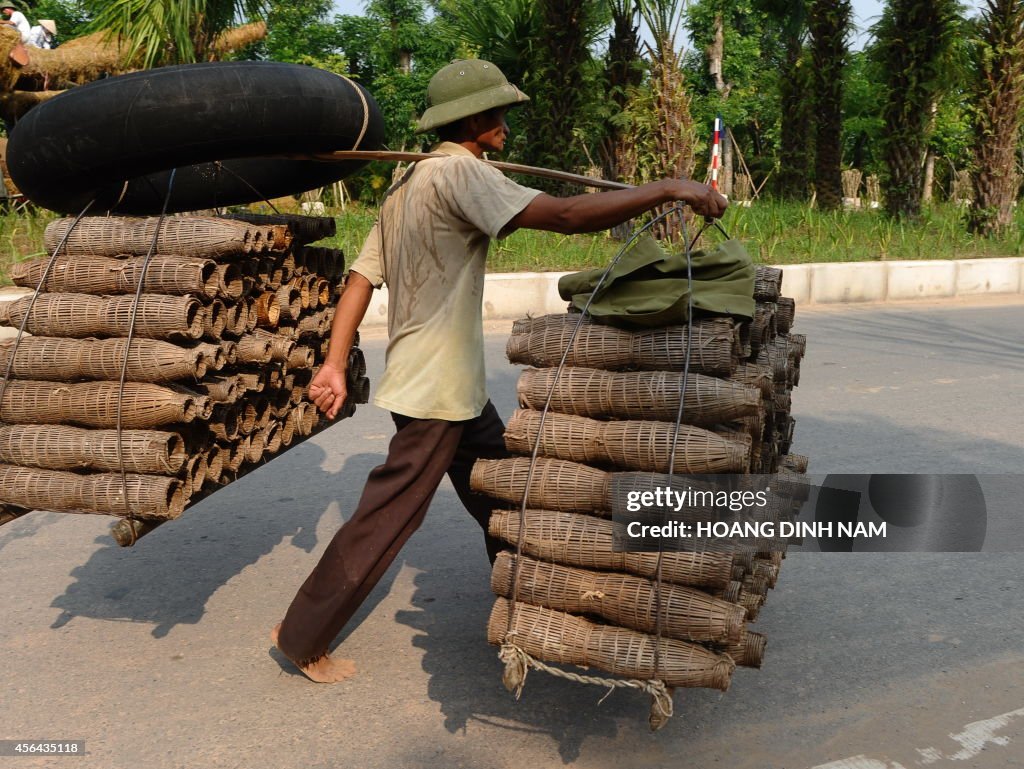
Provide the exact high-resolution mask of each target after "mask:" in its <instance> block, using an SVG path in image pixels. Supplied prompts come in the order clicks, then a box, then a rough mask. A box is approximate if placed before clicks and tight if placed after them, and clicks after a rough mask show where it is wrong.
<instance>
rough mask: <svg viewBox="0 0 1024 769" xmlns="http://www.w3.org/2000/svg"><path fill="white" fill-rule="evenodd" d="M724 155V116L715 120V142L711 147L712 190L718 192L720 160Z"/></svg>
mask: <svg viewBox="0 0 1024 769" xmlns="http://www.w3.org/2000/svg"><path fill="white" fill-rule="evenodd" d="M721 153H722V116H721V115H719V116H718V117H716V118H715V140H714V143H713V144H712V145H711V189H713V190H715V191H716V192H717V190H718V158H719V156H720V155H721Z"/></svg>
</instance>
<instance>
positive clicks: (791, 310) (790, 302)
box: [775, 296, 796, 334]
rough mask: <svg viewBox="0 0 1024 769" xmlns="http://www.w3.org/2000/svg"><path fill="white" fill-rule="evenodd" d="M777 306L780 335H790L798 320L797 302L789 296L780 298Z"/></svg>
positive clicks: (777, 324)
mask: <svg viewBox="0 0 1024 769" xmlns="http://www.w3.org/2000/svg"><path fill="white" fill-rule="evenodd" d="M776 305H777V310H776V313H775V324H776V326H777V327H778V330H779V333H780V334H788V333H789V330H790V329H791V328H792V327H793V321H794V319H795V318H796V301H795V300H794V299H793V298H792V297H789V296H780V297H779V300H778V302H776Z"/></svg>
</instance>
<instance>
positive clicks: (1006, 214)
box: [968, 0, 1024, 237]
mask: <svg viewBox="0 0 1024 769" xmlns="http://www.w3.org/2000/svg"><path fill="white" fill-rule="evenodd" d="M973 53H974V69H975V72H974V78H975V83H974V107H975V133H974V135H975V137H976V141H977V144H976V145H975V150H974V156H975V161H976V165H977V167H978V172H977V174H976V176H975V178H974V204H973V206H972V208H971V212H970V216H969V218H968V226H969V228H970V230H971V231H972V232H975V233H978V234H981V235H984V236H986V237H988V236H992V235H994V234H996V233H998V232H1000V231H1003V230H1005V229H1007V228H1008V227H1010V225H1011V224H1012V223H1013V202H1014V200H1015V199H1016V197H1017V191H1018V189H1019V188H1020V176H1019V175H1018V174H1017V172H1016V168H1015V152H1016V148H1017V142H1018V140H1019V136H1020V128H1021V114H1022V113H1021V108H1022V106H1024V0H986V1H985V7H984V8H983V9H982V12H981V20H980V22H979V25H978V39H977V40H976V41H975V46H974V52H973Z"/></svg>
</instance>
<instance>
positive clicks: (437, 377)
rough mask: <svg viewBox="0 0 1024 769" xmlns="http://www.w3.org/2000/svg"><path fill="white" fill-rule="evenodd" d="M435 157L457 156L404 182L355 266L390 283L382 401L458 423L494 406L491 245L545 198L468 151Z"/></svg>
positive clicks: (400, 410) (423, 165)
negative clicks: (488, 345)
mask: <svg viewBox="0 0 1024 769" xmlns="http://www.w3.org/2000/svg"><path fill="white" fill-rule="evenodd" d="M434 151H435V152H441V153H444V154H446V155H449V156H450V157H446V158H431V159H429V160H421V161H419V162H418V163H416V165H415V167H414V168H413V170H412V171H411V173H407V174H406V175H405V176H404V177H403V179H402V180H401V181H400V182H399V183H398V184H397V185H396V187H395V188H394V189H393V190H392V191H391V193H390V196H389V197H388V198H387V200H386V201H385V202H384V205H383V206H382V207H381V212H380V218H379V219H378V220H377V223H376V224H375V225H374V226H373V229H372V230H371V231H370V235H369V236H368V237H367V239H366V242H365V243H364V244H363V248H362V250H361V251H360V253H359V257H358V258H357V259H356V261H355V262H354V263H353V264H352V267H351V269H352V270H353V271H354V272H358V273H359V274H360V275H362V276H363V277H365V278H366V279H367V280H369V281H370V283H372V284H373V285H374V287H375V288H379V287H380V286H381V285H382V284H384V283H386V284H387V286H388V334H389V337H390V341H389V342H388V349H387V358H386V366H385V370H384V376H383V377H381V380H380V384H379V385H378V387H377V396H376V398H375V399H374V403H376V404H377V405H378V406H380V407H381V408H385V409H387V410H388V411H393V412H395V413H397V414H404V415H405V416H409V417H414V418H417V419H445V420H449V421H453V422H455V421H462V420H465V419H472V418H473V417H476V416H479V414H480V412H481V411H483V408H484V405H486V403H487V391H486V379H485V373H484V341H483V315H482V305H483V290H484V263H485V261H486V259H487V247H488V245H489V243H490V239H491V238H501V237H504V235H505V234H507V233H505V232H503V230H504V229H505V227H506V225H507V224H508V223H509V221H510V220H511V219H512V218H513V217H514V216H515V215H516V214H518V213H519V212H520V211H522V210H523V209H524V208H526V206H527V205H528V204H529V203H530V201H531V200H533V199H534V198H535V197H536V196H537V195H539V194H540V191H539V190H534V189H530V188H529V187H523V186H521V185H519V184H516V183H515V182H513V181H512V180H511V179H508V178H507V177H505V176H504V175H503V174H502V173H501V172H500V171H498V170H497V169H495V168H492V167H490V166H488V165H487V164H485V163H482V162H480V161H479V160H477V158H476V157H474V155H473V154H472V153H471V152H470V151H469V150H467V149H466V148H465V147H462V146H461V145H459V144H454V143H449V142H445V143H443V144H441V145H439V146H438V147H437V148H436V149H435V150H434ZM381 233H383V244H382V243H381Z"/></svg>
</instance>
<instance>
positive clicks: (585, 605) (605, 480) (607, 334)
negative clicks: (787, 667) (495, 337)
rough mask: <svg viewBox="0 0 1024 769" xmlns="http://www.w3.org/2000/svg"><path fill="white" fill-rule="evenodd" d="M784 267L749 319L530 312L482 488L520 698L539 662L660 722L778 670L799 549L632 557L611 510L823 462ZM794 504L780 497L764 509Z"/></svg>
mask: <svg viewBox="0 0 1024 769" xmlns="http://www.w3.org/2000/svg"><path fill="white" fill-rule="evenodd" d="M782 277H783V276H782V271H781V270H778V269H773V268H768V267H758V268H757V271H756V277H755V283H754V299H755V303H756V311H755V313H754V317H753V318H749V319H747V318H723V317H694V318H693V319H692V322H691V324H690V325H689V326H685V325H684V326H668V327H663V328H650V329H644V330H641V331H636V330H625V329H620V328H614V327H612V326H609V325H603V324H599V323H597V322H595V321H593V320H592V319H590V318H587V317H583V316H581V315H579V314H577V313H575V312H571V311H570V312H567V313H565V314H561V315H545V316H541V317H533V318H523V319H521V320H518V321H516V322H515V323H514V324H513V327H512V334H511V336H510V338H509V340H508V345H507V348H506V352H507V355H508V358H509V360H510V361H511V362H512V363H516V364H522V365H524V366H528V367H529V368H526V369H525V370H524V371H523V372H522V374H521V375H520V378H519V382H518V385H517V394H518V398H519V406H520V408H519V409H518V410H517V411H516V412H515V413H514V414H513V415H512V418H511V419H510V420H509V423H508V426H507V428H506V432H505V442H506V446H507V448H508V450H509V452H510V453H511V454H512V455H513V456H512V457H511V458H508V459H488V460H479V461H478V462H477V463H476V465H475V466H474V468H473V471H472V475H471V481H470V482H471V485H472V487H473V489H474V490H475V491H477V492H479V493H482V494H486V495H488V496H491V497H493V498H495V499H496V500H499V501H500V503H499V504H498V507H499V508H502V509H497V510H496V511H495V512H494V514H493V515H492V517H491V520H490V526H489V533H490V534H491V536H493V537H495V538H497V539H498V540H500V541H502V542H504V543H505V544H506V546H507V548H508V549H507V550H506V551H505V552H502V553H500V554H499V556H498V558H497V561H496V562H495V564H494V568H493V571H492V574H491V588H492V590H493V592H494V594H495V595H496V596H497V600H496V602H495V604H494V608H493V611H492V612H491V616H490V621H489V623H488V626H487V636H488V640H489V642H490V643H492V644H495V645H497V646H500V647H501V654H500V657H501V659H502V661H503V662H504V663H505V673H504V682H505V685H506V686H507V687H508V688H509V689H510V690H511V691H513V692H515V693H516V695H517V696H518V694H519V693H520V691H521V690H522V687H523V685H524V682H525V679H526V674H527V672H528V671H529V670H530V669H538V670H543V671H545V672H548V673H553V674H554V675H556V676H560V677H562V678H568V679H570V680H573V681H577V682H581V683H590V684H600V685H602V686H607V687H623V688H634V689H640V690H642V691H644V692H646V693H648V694H650V695H651V698H652V706H651V715H650V725H651V728H652V729H659V728H661V727H662V726H664V725H665V723H667V721H668V719H669V717H670V716H671V715H672V712H673V701H672V691H673V690H674V689H675V688H678V687H708V688H713V689H720V690H725V689H727V688H728V687H729V684H730V681H731V679H732V675H733V672H734V670H735V669H736V667H737V666H739V667H746V668H759V667H761V664H762V662H763V660H764V654H765V648H766V639H765V637H764V635H762V634H760V633H757V632H755V631H754V630H752V629H751V627H750V623H752V622H753V621H754V620H756V619H757V617H758V614H759V612H760V611H761V610H762V608H763V606H764V604H765V601H766V599H767V596H768V594H769V592H770V590H771V589H772V588H774V587H775V586H776V584H777V581H778V578H779V570H780V567H781V564H782V559H783V558H784V555H785V546H786V544H787V543H786V542H785V541H783V540H751V541H746V540H744V542H745V543H746V544H747V545H748V547H747V548H745V549H742V550H735V551H725V552H712V551H711V550H698V551H697V552H685V551H672V550H663V551H662V552H660V553H659V552H657V551H655V552H622V548H621V547H617V546H616V545H617V536H616V535H617V533H618V532H617V530H616V523H615V522H614V521H613V520H612V519H611V518H612V516H611V511H612V509H613V508H614V503H613V500H614V499H620V498H622V495H623V493H624V491H625V490H627V489H641V488H654V487H655V486H656V485H657V486H670V487H673V486H674V483H675V482H676V481H677V480H678V481H680V482H681V481H682V479H676V478H674V477H673V476H674V474H686V475H688V476H692V475H694V474H705V473H713V474H733V475H739V476H746V475H754V474H756V475H774V474H778V478H779V480H778V484H779V486H784V485H785V484H786V483H792V480H789V481H787V480H786V479H793V478H795V477H797V476H798V474H801V473H805V472H806V471H807V458H806V457H803V456H800V455H796V454H791V453H790V448H791V444H792V440H793V432H794V424H795V422H794V420H793V418H792V416H791V415H790V409H791V405H792V389H793V387H795V386H796V385H797V384H798V383H799V379H800V376H799V375H800V362H801V359H802V357H803V354H804V350H805V347H806V340H805V339H804V338H803V337H802V336H801V335H799V334H793V333H791V330H792V327H793V322H794V316H795V310H796V308H795V303H794V302H793V300H792V299H789V298H787V297H784V296H782V295H781V287H782ZM680 401H682V403H681V402H680ZM680 406H682V409H681V410H680ZM680 414H681V418H679V419H677V417H679V415H680ZM0 438H2V436H0ZM688 480H689V481H690V482H695V479H692V478H690V479H688ZM740 481H742V477H741V478H740ZM752 482H754V481H753V479H752ZM772 482H773V484H774V483H776V480H775V478H774V477H773V479H772ZM792 512H793V509H792V506H791V503H789V502H779V503H778V505H775V506H773V505H769V506H768V507H767V508H766V509H765V510H764V511H760V512H758V513H757V514H756V515H755V518H756V519H757V520H772V521H777V520H782V519H785V518H786V517H787V516H789V515H791V514H792ZM579 668H586V669H587V670H585V671H581V670H579ZM608 676H610V677H608Z"/></svg>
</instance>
